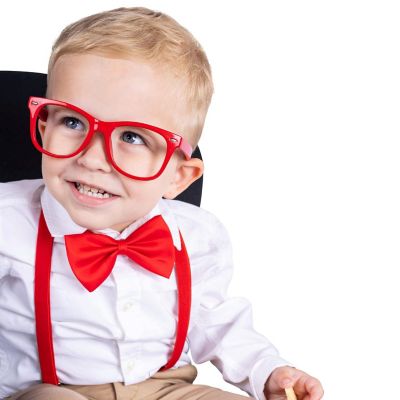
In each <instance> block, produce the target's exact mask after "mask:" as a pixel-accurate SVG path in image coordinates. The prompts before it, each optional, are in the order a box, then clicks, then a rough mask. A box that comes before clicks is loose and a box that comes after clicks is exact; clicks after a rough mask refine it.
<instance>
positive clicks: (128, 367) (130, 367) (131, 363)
mask: <svg viewBox="0 0 400 400" xmlns="http://www.w3.org/2000/svg"><path fill="white" fill-rule="evenodd" d="M134 368H135V361H133V360H130V361H128V362H127V363H126V370H127V371H128V372H131V371H133V369H134Z"/></svg>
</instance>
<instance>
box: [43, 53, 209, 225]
mask: <svg viewBox="0 0 400 400" xmlns="http://www.w3.org/2000/svg"><path fill="white" fill-rule="evenodd" d="M179 92H180V83H179V81H177V80H176V79H174V78H172V77H171V76H170V75H169V74H167V73H166V72H163V71H162V70H161V69H159V68H157V67H155V66H153V65H152V64H149V63H145V62H142V61H139V60H127V59H117V58H109V57H103V56H98V55H93V54H85V55H71V54H68V55H64V56H61V57H60V58H59V59H58V60H57V62H56V64H55V65H54V68H53V71H52V74H51V77H50V81H49V85H48V91H47V97H48V98H51V99H55V100H62V101H65V102H67V103H71V104H74V105H75V106H78V107H79V108H81V109H83V110H85V111H87V112H88V113H90V114H92V115H93V116H94V117H96V118H98V119H100V120H104V121H138V122H145V123H148V124H151V125H154V126H158V127H160V128H163V129H166V130H168V131H171V132H174V133H178V134H181V132H180V126H179V123H178V121H179V120H178V118H177V116H180V115H184V114H183V113H184V112H185V105H184V104H183V102H182V101H181V100H180V96H179ZM186 139H188V138H186ZM104 146H105V144H104V140H103V136H102V135H101V134H100V133H95V135H94V137H93V138H92V141H91V143H90V144H89V146H88V147H87V148H86V149H85V150H84V151H83V152H82V153H80V154H78V155H77V156H75V157H72V158H64V159H62V158H52V157H48V156H46V155H43V160H42V172H43V178H44V181H45V184H46V186H47V187H48V189H49V191H50V192H51V193H52V195H53V196H54V197H55V198H56V199H57V200H58V202H59V203H61V204H62V205H63V206H64V208H65V209H66V210H67V211H68V213H69V215H70V216H71V218H72V219H73V221H74V222H75V223H77V224H78V225H81V226H83V227H86V228H88V229H92V230H94V229H104V228H112V229H115V230H118V231H122V230H123V229H124V228H125V227H127V226H128V225H129V224H130V223H132V222H134V221H136V220H137V219H138V218H140V217H142V216H144V215H145V214H147V213H148V212H149V211H150V210H151V209H152V208H153V207H154V206H155V205H156V203H157V202H158V201H159V199H160V198H161V197H162V196H165V197H169V198H173V197H175V196H176V195H177V194H179V192H181V191H182V190H184V189H185V188H186V187H187V186H188V185H189V184H190V183H191V182H192V181H193V180H195V179H197V178H198V177H200V176H201V173H202V165H200V164H199V163H198V161H199V160H197V161H195V162H194V161H193V160H194V159H192V160H184V159H183V158H182V157H179V156H178V154H175V155H174V156H173V157H172V158H171V160H170V162H169V164H168V165H167V167H166V169H165V171H164V172H163V174H162V175H161V176H160V177H158V178H157V179H154V180H150V181H139V180H133V179H130V178H128V177H126V176H124V175H122V174H120V173H118V172H117V171H116V170H115V169H114V168H113V167H112V166H111V164H110V162H109V160H108V159H107V157H106V153H105V147H104ZM193 162H194V163H195V164H193ZM196 163H197V164H196ZM185 179H186V180H185ZM75 182H80V183H83V184H86V185H87V186H91V187H100V188H102V189H103V190H105V191H107V192H109V193H111V194H113V196H112V197H111V198H108V199H95V198H93V197H90V196H88V195H84V194H80V193H79V192H78V191H77V189H76V188H75V185H74V183H75Z"/></svg>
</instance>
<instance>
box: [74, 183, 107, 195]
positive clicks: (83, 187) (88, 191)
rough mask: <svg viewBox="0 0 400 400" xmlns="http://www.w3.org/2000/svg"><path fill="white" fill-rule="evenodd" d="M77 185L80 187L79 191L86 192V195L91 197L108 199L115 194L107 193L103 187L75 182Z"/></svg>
mask: <svg viewBox="0 0 400 400" xmlns="http://www.w3.org/2000/svg"><path fill="white" fill-rule="evenodd" d="M75 187H76V188H77V189H78V191H79V193H82V194H85V195H86V196H90V197H96V198H98V199H108V198H110V197H112V196H113V195H112V194H111V193H107V192H105V191H104V190H102V189H98V188H92V187H90V186H87V185H82V184H81V183H79V182H75Z"/></svg>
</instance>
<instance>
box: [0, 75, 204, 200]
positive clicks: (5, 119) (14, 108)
mask: <svg viewBox="0 0 400 400" xmlns="http://www.w3.org/2000/svg"><path fill="white" fill-rule="evenodd" d="M46 86H47V75H46V74H41V73H35V72H19V71H0V88H1V92H0V117H1V123H0V182H9V181H18V180H21V179H38V178H41V177H42V173H41V154H40V153H39V152H38V151H37V150H36V149H35V148H34V147H33V145H32V143H31V140H30V136H29V111H28V107H27V104H28V99H29V96H38V97H45V93H46ZM193 157H196V158H200V159H201V153H200V150H199V148H198V147H197V148H196V149H195V151H194V153H193ZM202 188H203V178H200V179H198V180H197V181H195V182H194V183H193V184H192V185H191V186H189V187H188V188H187V189H186V190H185V191H184V192H182V193H181V194H180V195H179V196H178V197H177V198H176V199H177V200H181V201H185V202H187V203H191V204H194V205H196V206H200V202H201V193H202Z"/></svg>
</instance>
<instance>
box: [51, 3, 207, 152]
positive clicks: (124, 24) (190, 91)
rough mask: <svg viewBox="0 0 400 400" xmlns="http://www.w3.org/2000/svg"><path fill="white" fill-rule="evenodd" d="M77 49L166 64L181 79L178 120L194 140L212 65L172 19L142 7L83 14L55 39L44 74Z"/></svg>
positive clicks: (194, 141) (203, 112)
mask: <svg viewBox="0 0 400 400" xmlns="http://www.w3.org/2000/svg"><path fill="white" fill-rule="evenodd" d="M81 53H98V54H100V55H105V56H107V55H109V56H116V57H128V58H132V57H138V58H141V59H144V60H148V61H151V62H154V63H157V64H159V65H164V66H166V67H167V68H169V69H170V71H171V72H173V73H174V75H175V76H176V77H179V78H180V79H183V82H184V88H185V93H184V97H186V99H185V100H186V105H187V109H188V115H187V116H183V118H185V119H186V121H182V125H183V127H184V129H185V130H186V132H187V133H188V136H189V137H190V139H189V140H190V142H191V143H192V145H196V144H197V142H198V140H199V138H200V135H201V132H202V130H203V126H204V121H205V117H206V114H207V110H208V107H209V105H210V102H211V97H212V94H213V90H214V89H213V82H212V76H211V68H210V64H209V62H208V59H207V56H206V54H205V52H204V51H203V49H202V47H201V45H200V44H199V43H198V41H197V40H196V39H195V38H194V37H193V35H192V34H191V33H190V32H189V31H188V30H187V29H185V28H184V27H183V26H181V25H180V24H178V23H177V22H176V21H175V20H174V19H173V18H171V17H170V16H168V15H166V14H163V13H161V12H158V11H153V10H150V9H148V8H144V7H131V8H124V7H122V8H117V9H114V10H110V11H104V12H100V13H97V14H94V15H90V16H88V17H85V18H82V19H80V20H79V21H77V22H74V23H72V24H70V25H68V26H67V27H66V28H65V29H64V30H63V31H62V32H61V34H60V36H59V37H58V38H57V40H56V42H55V43H54V45H53V48H52V53H51V56H50V60H49V65H48V77H50V75H51V72H52V69H53V67H54V64H55V62H56V61H57V59H58V58H60V57H61V56H62V55H64V54H81ZM48 79H49V78H48Z"/></svg>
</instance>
